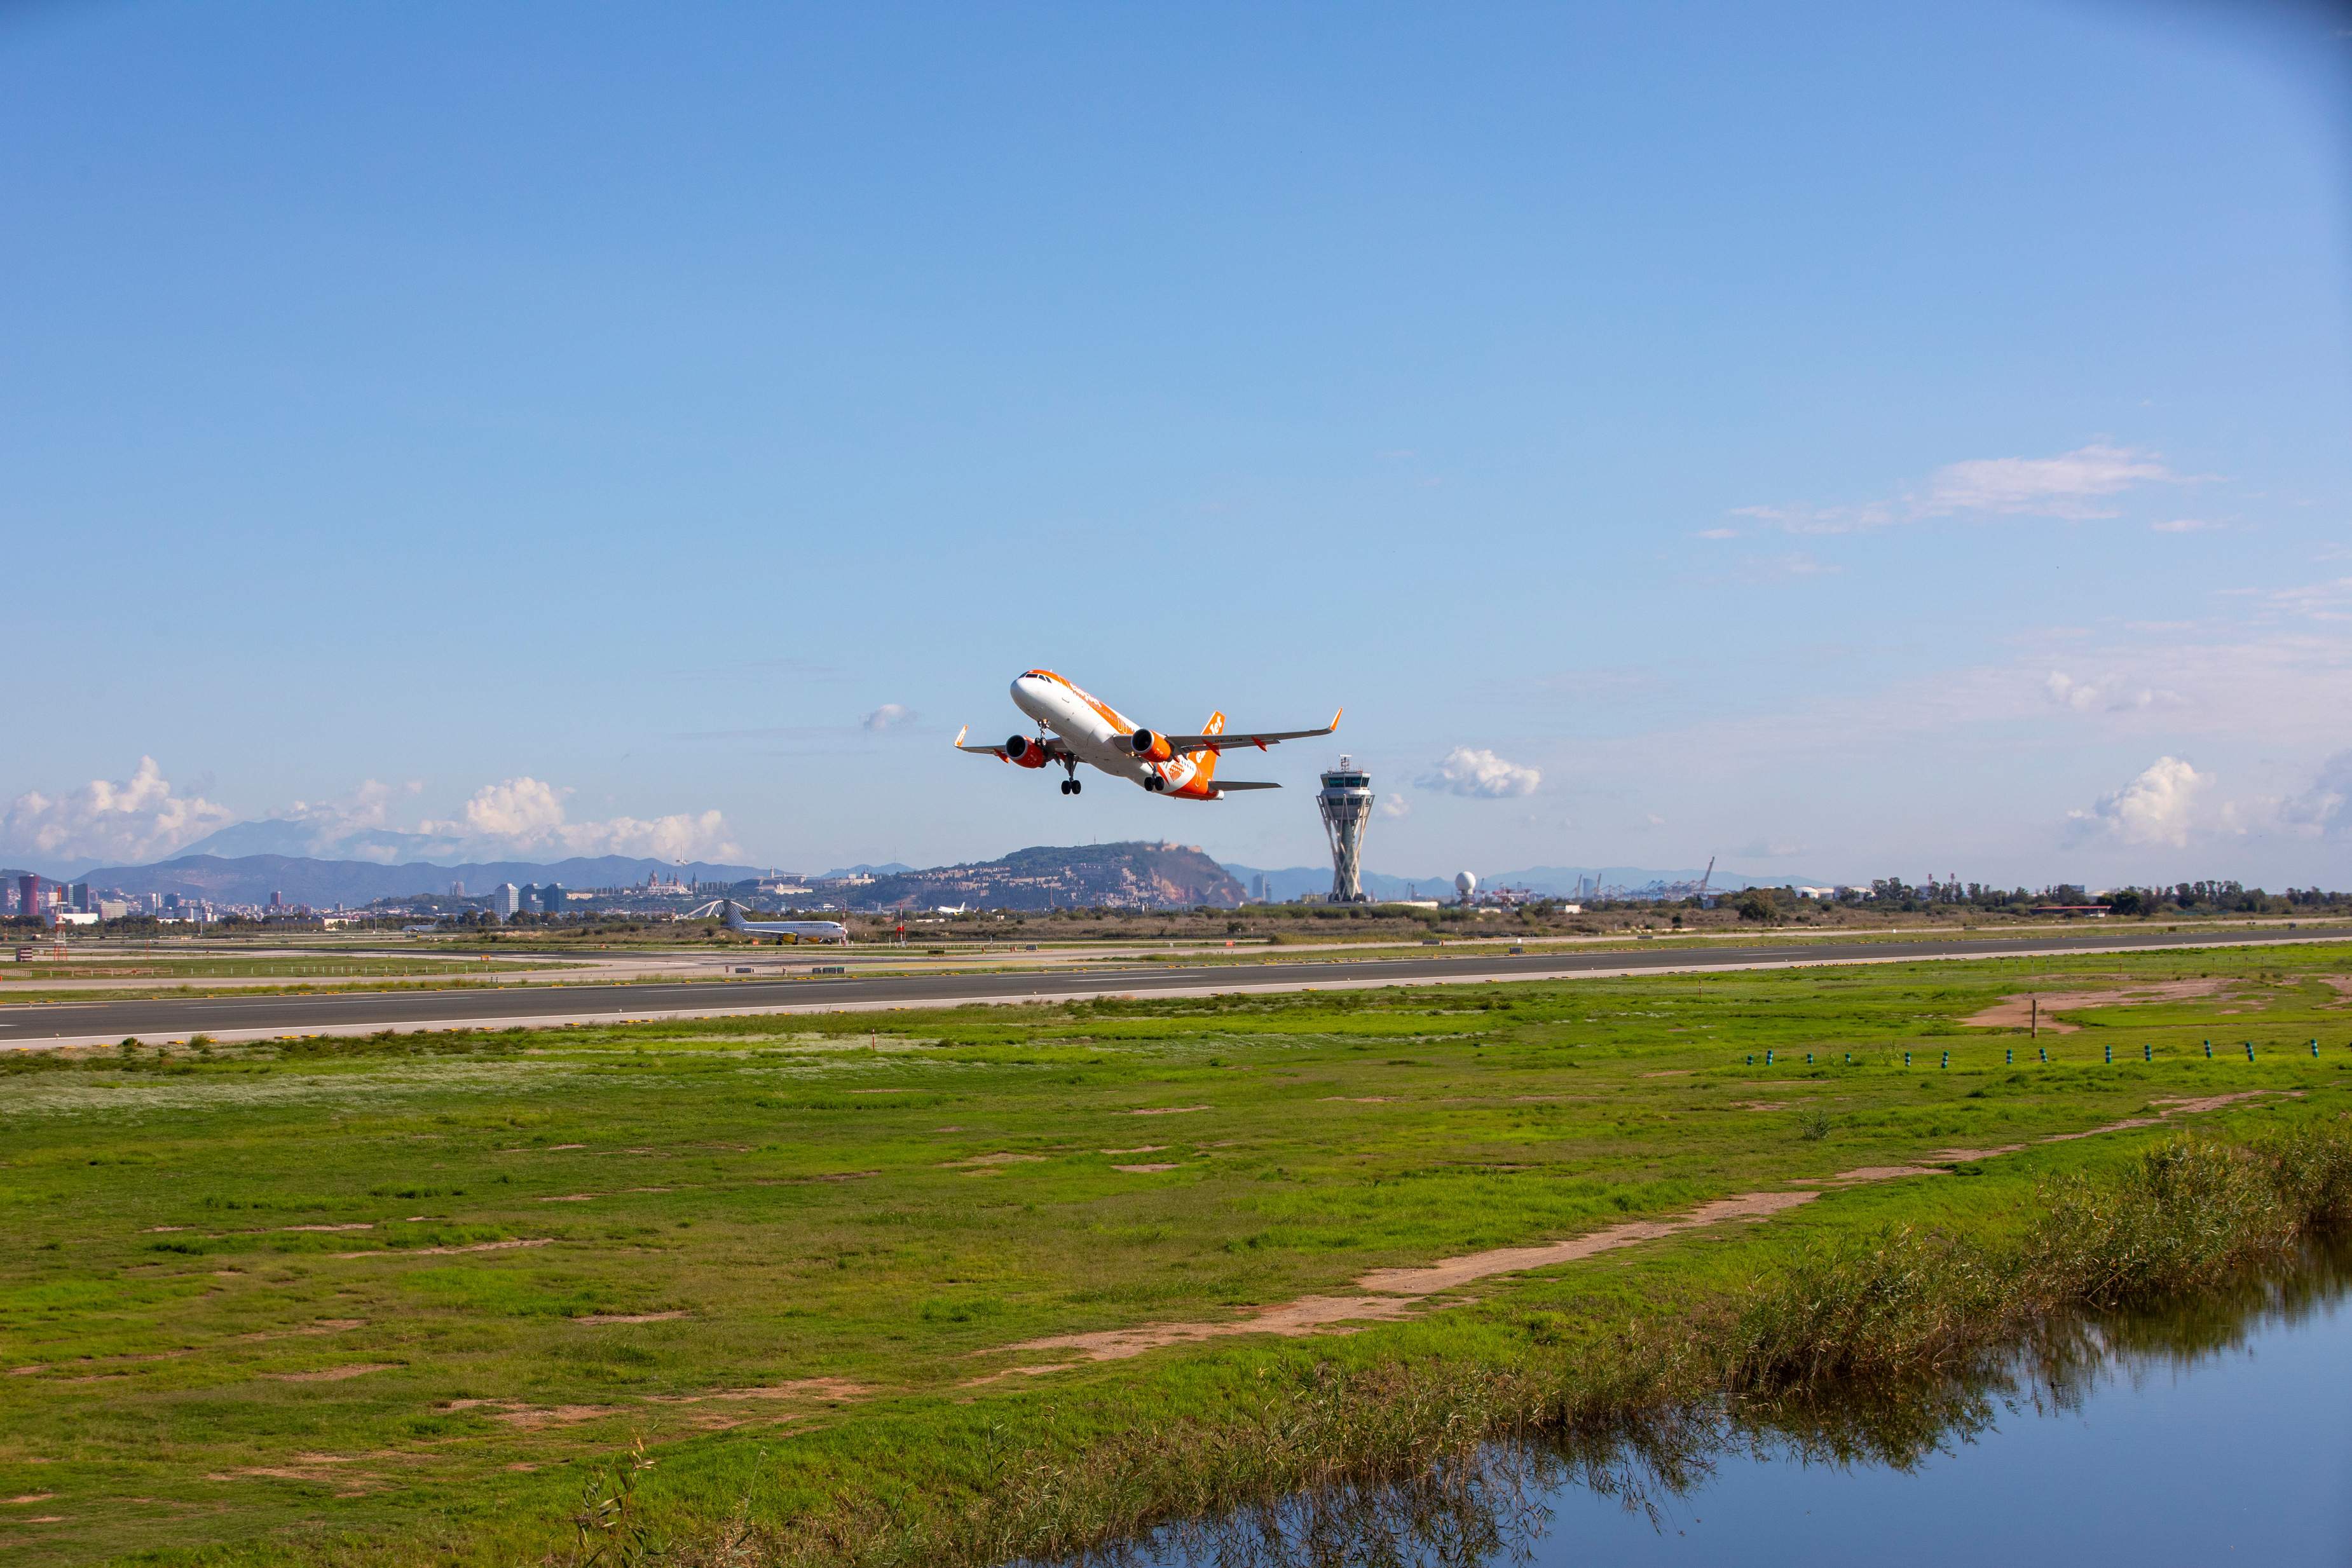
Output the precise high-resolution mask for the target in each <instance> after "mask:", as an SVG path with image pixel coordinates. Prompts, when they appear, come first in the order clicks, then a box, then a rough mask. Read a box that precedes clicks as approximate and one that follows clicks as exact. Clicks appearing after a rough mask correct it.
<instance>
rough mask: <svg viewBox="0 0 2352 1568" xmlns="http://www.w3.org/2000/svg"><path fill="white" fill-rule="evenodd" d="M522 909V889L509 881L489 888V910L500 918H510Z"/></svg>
mask: <svg viewBox="0 0 2352 1568" xmlns="http://www.w3.org/2000/svg"><path fill="white" fill-rule="evenodd" d="M521 909H522V889H520V888H519V887H517V886H516V885H515V884H514V883H510V882H502V883H499V885H498V886H496V887H494V888H492V889H490V912H491V913H492V914H494V915H497V916H498V917H499V919H501V920H511V919H513V918H514V917H515V915H517V914H519V913H520V911H521Z"/></svg>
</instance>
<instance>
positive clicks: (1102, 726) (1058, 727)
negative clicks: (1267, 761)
mask: <svg viewBox="0 0 2352 1568" xmlns="http://www.w3.org/2000/svg"><path fill="white" fill-rule="evenodd" d="M1013 706H1015V707H1017V708H1019V709H1020V710H1021V711H1022V712H1023V713H1024V714H1027V715H1028V716H1030V717H1031V718H1033V719H1034V720H1035V721H1036V722H1037V723H1038V724H1039V725H1041V726H1043V727H1045V728H1046V729H1049V730H1052V731H1053V732H1054V733H1055V735H1057V736H1059V737H1062V743H1063V744H1064V745H1066V746H1067V747H1069V748H1070V755H1071V756H1073V757H1075V758H1077V760H1079V761H1080V762H1083V763H1085V764H1086V765H1087V767H1089V768H1097V769H1099V770H1101V771H1102V772H1105V773H1108V774H1109V775H1111V776H1112V777H1113V778H1116V779H1127V780H1128V781H1129V782H1130V783H1133V784H1136V785H1139V786H1140V787H1142V788H1143V789H1154V790H1156V791H1157V792H1158V793H1161V794H1166V795H1172V796H1175V797H1177V798H1178V799H1180V800H1215V799H1216V798H1217V790H1216V786H1215V785H1214V783H1213V782H1212V781H1211V779H1212V774H1213V769H1211V768H1202V766H1201V764H1200V762H1199V760H1198V758H1197V755H1196V756H1189V757H1170V758H1167V759H1166V760H1164V761H1158V762H1155V761H1152V760H1150V758H1145V757H1142V756H1139V755H1138V754H1137V753H1136V751H1135V749H1134V746H1133V737H1134V735H1135V732H1136V730H1137V729H1138V728H1139V725H1137V723H1136V722H1135V721H1134V720H1133V719H1131V718H1129V717H1128V716H1126V715H1125V714H1123V713H1121V712H1119V711H1118V709H1117V708H1115V707H1113V706H1110V705H1109V704H1108V703H1106V702H1104V701H1102V700H1101V699H1100V698H1098V697H1096V696H1094V695H1092V694H1090V693H1088V692H1087V691H1086V690H1084V689H1083V688H1081V687H1079V686H1078V685H1075V684H1073V683H1072V682H1070V681H1068V680H1066V679H1064V678H1063V677H1062V676H1060V675H1056V674H1052V673H1051V672H1049V671H1045V670H1030V671H1028V672H1026V673H1025V674H1021V675H1018V676H1016V677H1014V679H1013ZM1220 717H1222V716H1220ZM1155 777H1156V778H1158V779H1160V780H1161V782H1160V783H1159V784H1158V785H1154V784H1153V783H1152V782H1151V780H1152V779H1154V778H1155Z"/></svg>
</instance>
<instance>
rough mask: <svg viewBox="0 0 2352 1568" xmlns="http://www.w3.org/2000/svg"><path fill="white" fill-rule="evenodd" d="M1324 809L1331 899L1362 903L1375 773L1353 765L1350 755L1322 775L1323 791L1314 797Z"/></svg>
mask: <svg viewBox="0 0 2352 1568" xmlns="http://www.w3.org/2000/svg"><path fill="white" fill-rule="evenodd" d="M1315 803H1316V805H1317V806H1318V808H1320V809H1321V810H1322V812H1323V831H1324V832H1325V833H1326V834H1328V836H1329V838H1330V840H1331V900H1330V901H1331V902H1332V903H1333V904H1362V903H1364V902H1366V900H1365V897H1364V825H1365V824H1366V823H1368V822H1370V821H1371V820H1372V776H1371V775H1370V774H1369V773H1367V772H1365V771H1364V770H1363V769H1362V768H1357V767H1354V766H1353V765H1352V763H1351V759H1350V758H1347V757H1344V756H1343V757H1341V758H1339V767H1337V768H1333V769H1331V771H1330V772H1328V773H1326V774H1325V775H1323V789H1322V793H1320V794H1318V795H1317V796H1316V797H1315Z"/></svg>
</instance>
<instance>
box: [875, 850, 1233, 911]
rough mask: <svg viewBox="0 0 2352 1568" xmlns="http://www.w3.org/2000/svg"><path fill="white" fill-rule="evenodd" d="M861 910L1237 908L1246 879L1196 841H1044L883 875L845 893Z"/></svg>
mask: <svg viewBox="0 0 2352 1568" xmlns="http://www.w3.org/2000/svg"><path fill="white" fill-rule="evenodd" d="M845 892H846V894H847V896H848V899H849V902H850V903H851V904H853V905H854V906H855V907H856V908H859V909H877V908H878V909H891V908H918V909H927V908H932V907H935V906H937V905H940V904H966V905H969V906H971V907H972V908H974V909H1072V908H1109V909H1171V908H1175V909H1190V908H1193V907H1196V906H1198V905H1201V904H1212V905H1214V906H1216V907H1218V908H1223V909H1231V908H1233V907H1234V906H1235V905H1237V904H1240V903H1241V902H1242V884H1241V883H1238V882H1236V881H1234V878H1233V875H1232V873H1229V872H1227V871H1226V870H1225V868H1224V867H1223V866H1221V865H1219V864H1218V863H1217V862H1215V861H1213V860H1211V859H1210V858H1209V857H1208V856H1207V855H1206V854H1204V853H1202V852H1201V850H1200V849H1199V847H1198V846H1195V845H1188V844H1173V843H1147V842H1140V841H1131V842H1124V843H1115V844H1084V845H1074V846H1071V847H1069V848H1066V849H1065V848H1055V847H1051V846H1045V845H1041V846H1038V847H1036V848H1034V849H1025V850H1015V851H1013V852H1012V853H1011V854H1009V855H1006V856H1004V857H1003V859H1002V860H993V861H987V862H979V863H975V864H970V865H950V866H937V867H934V868H932V869H931V870H929V871H910V872H902V873H895V874H892V875H887V876H877V877H875V878H874V879H873V880H872V881H870V882H865V883H859V884H858V885H856V886H855V887H852V888H849V889H846V890H845Z"/></svg>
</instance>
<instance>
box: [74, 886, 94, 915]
mask: <svg viewBox="0 0 2352 1568" xmlns="http://www.w3.org/2000/svg"><path fill="white" fill-rule="evenodd" d="M69 901H70V902H71V903H72V904H73V906H74V907H75V908H76V909H79V910H80V911H81V912H82V913H83V914H84V915H89V914H94V913H95V912H96V911H97V909H98V905H97V904H92V903H91V902H90V901H89V883H86V882H78V883H74V884H73V893H72V894H71V897H70V900H69Z"/></svg>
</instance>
